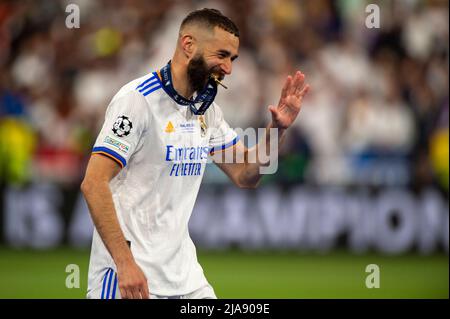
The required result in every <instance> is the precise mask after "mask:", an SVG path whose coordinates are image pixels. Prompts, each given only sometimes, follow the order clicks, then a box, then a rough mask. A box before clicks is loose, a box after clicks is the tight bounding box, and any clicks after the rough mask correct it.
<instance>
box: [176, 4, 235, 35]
mask: <svg viewBox="0 0 450 319" xmlns="http://www.w3.org/2000/svg"><path fill="white" fill-rule="evenodd" d="M191 23H201V24H203V25H205V26H206V27H208V28H210V29H213V28H214V27H219V28H221V29H223V30H225V31H227V32H229V33H231V34H234V35H235V36H236V37H238V38H239V29H238V27H237V26H236V25H235V24H234V22H233V21H231V20H230V19H229V18H228V17H226V16H224V15H223V14H222V12H220V11H219V10H217V9H208V8H203V9H200V10H195V11H192V12H191V13H189V14H188V15H187V16H186V18H184V20H183V22H181V26H180V30H181V29H183V28H184V27H185V26H186V25H188V24H191Z"/></svg>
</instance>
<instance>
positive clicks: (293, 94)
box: [269, 71, 310, 129]
mask: <svg viewBox="0 0 450 319" xmlns="http://www.w3.org/2000/svg"><path fill="white" fill-rule="evenodd" d="M309 88H310V86H309V85H308V84H306V85H305V75H304V74H303V73H302V72H300V71H297V72H296V73H295V75H294V77H292V76H290V75H289V76H288V77H287V79H286V82H285V83H284V86H283V89H282V91H281V97H280V101H279V102H278V106H276V107H275V106H273V105H269V111H270V112H271V113H272V122H273V123H272V127H276V128H279V129H287V128H288V127H289V126H291V125H292V123H294V121H295V119H296V118H297V115H298V113H299V112H300V109H301V107H302V99H303V97H304V96H305V95H306V93H308V91H309Z"/></svg>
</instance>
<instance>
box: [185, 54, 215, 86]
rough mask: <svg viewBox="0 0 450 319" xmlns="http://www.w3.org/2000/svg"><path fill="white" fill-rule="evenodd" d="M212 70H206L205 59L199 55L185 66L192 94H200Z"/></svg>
mask: <svg viewBox="0 0 450 319" xmlns="http://www.w3.org/2000/svg"><path fill="white" fill-rule="evenodd" d="M211 73H212V69H209V68H208V65H207V64H206V61H205V59H203V56H201V55H200V54H198V55H196V56H195V57H193V58H192V59H191V60H190V61H189V63H188V66H187V75H188V80H189V86H190V87H191V89H192V90H193V92H201V91H202V90H203V89H204V88H205V86H206V84H207V83H208V80H209V77H210V75H211Z"/></svg>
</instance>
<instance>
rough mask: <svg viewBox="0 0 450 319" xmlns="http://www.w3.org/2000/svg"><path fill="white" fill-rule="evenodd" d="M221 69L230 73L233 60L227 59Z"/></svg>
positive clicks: (227, 73)
mask: <svg viewBox="0 0 450 319" xmlns="http://www.w3.org/2000/svg"><path fill="white" fill-rule="evenodd" d="M221 69H222V72H223V73H225V74H226V75H230V74H231V70H232V65H231V60H227V61H226V62H224V63H222V65H221Z"/></svg>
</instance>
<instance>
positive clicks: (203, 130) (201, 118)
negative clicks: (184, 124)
mask: <svg viewBox="0 0 450 319" xmlns="http://www.w3.org/2000/svg"><path fill="white" fill-rule="evenodd" d="M198 120H199V122H200V132H201V136H202V137H205V135H206V130H207V129H208V127H207V126H206V122H205V117H204V116H203V115H200V116H199V117H198Z"/></svg>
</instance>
